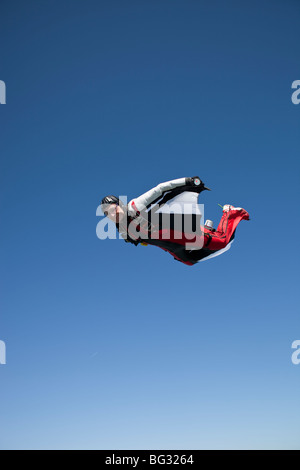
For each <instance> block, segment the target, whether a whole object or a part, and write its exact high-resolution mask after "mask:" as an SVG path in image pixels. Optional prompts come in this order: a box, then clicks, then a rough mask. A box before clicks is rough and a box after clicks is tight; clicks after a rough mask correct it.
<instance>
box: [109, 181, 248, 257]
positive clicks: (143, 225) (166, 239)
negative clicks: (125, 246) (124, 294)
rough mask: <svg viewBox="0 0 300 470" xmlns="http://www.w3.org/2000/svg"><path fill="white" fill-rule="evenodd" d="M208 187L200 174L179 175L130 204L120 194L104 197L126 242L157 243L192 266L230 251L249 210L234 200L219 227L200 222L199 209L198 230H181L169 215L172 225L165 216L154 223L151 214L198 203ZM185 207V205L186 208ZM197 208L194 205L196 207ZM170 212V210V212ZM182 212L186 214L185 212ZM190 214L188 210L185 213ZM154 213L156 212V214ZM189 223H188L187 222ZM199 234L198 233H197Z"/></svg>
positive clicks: (225, 208) (228, 206) (227, 205)
mask: <svg viewBox="0 0 300 470" xmlns="http://www.w3.org/2000/svg"><path fill="white" fill-rule="evenodd" d="M204 190H208V188H206V187H205V185H204V183H203V182H202V181H201V179H200V178H199V177H197V176H195V177H192V178H179V179H175V180H171V181H167V182H165V183H160V184H159V185H157V186H155V187H154V188H153V189H150V190H149V191H147V192H146V193H144V194H142V195H141V196H139V197H137V198H135V199H132V200H131V201H130V202H129V203H128V204H126V205H125V204H123V203H122V201H121V200H120V199H119V198H117V197H116V196H106V197H104V198H103V199H102V201H101V207H102V210H103V212H104V215H106V216H107V217H108V218H109V219H110V220H112V221H113V222H114V223H115V224H116V227H117V229H118V231H119V233H120V234H121V236H122V238H124V240H125V241H126V242H129V243H133V244H134V245H138V244H139V243H141V244H143V245H155V246H158V247H159V248H161V249H163V250H164V251H167V252H169V253H170V254H171V255H172V256H173V257H174V259H175V260H178V261H180V262H182V263H184V264H186V265H188V266H192V265H194V264H195V263H197V262H199V261H202V260H203V259H205V258H206V259H207V258H208V257H214V256H218V255H219V254H221V253H223V252H224V251H227V250H228V249H229V248H230V246H231V242H232V241H233V239H234V236H235V230H236V227H237V225H238V224H239V222H240V221H241V220H249V214H248V212H247V211H245V210H244V209H242V208H241V207H234V206H232V205H230V204H226V205H225V206H223V215H222V217H221V220H220V223H219V225H218V227H217V229H216V230H215V229H214V228H213V227H212V222H211V221H207V222H206V223H205V225H204V226H203V225H201V224H200V223H199V220H200V219H201V214H200V219H199V212H198V218H197V210H196V213H194V214H193V216H192V217H194V219H193V220H194V221H195V220H198V222H197V224H198V227H199V229H200V234H201V236H198V235H199V230H198V232H197V230H196V234H195V233H194V231H193V232H191V230H190V229H189V231H188V232H187V231H186V230H185V229H182V231H181V233H178V230H176V221H175V222H174V220H175V219H174V214H171V216H173V218H172V217H171V218H169V219H168V221H169V222H168V223H169V226H168V227H167V228H166V226H164V225H162V223H161V220H160V221H159V222H158V221H157V219H156V222H155V223H153V221H152V219H151V215H150V214H153V212H155V213H156V214H157V213H158V212H163V211H164V210H165V208H166V207H174V206H172V204H173V205H174V203H177V205H178V204H181V206H182V207H184V208H185V207H186V204H185V203H188V202H189V203H190V205H191V207H192V206H193V207H195V203H196V201H197V199H198V196H199V194H200V193H201V192H202V191H204ZM184 210H185V209H184ZM193 210H194V209H193ZM169 215H170V214H169ZM181 215H182V214H181ZM183 215H184V216H185V217H186V214H184V213H183ZM152 217H153V215H152ZM184 227H185V226H184ZM197 234H198V235H197ZM191 235H194V242H193V243H194V244H193V245H192V246H191V243H190V239H191V238H190V236H191Z"/></svg>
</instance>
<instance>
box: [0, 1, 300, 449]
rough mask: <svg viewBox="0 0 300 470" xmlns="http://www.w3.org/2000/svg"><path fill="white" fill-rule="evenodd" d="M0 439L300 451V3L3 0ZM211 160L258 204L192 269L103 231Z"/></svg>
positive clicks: (237, 192) (211, 179) (30, 444)
mask: <svg viewBox="0 0 300 470" xmlns="http://www.w3.org/2000/svg"><path fill="white" fill-rule="evenodd" d="M0 15H1V32H0V38H1V44H2V48H1V62H0V79H1V80H3V81H5V83H6V87H7V104H6V105H3V106H2V105H1V106H0V130H1V174H0V178H1V185H0V188H1V189H0V191H1V193H0V196H1V197H0V213H1V228H0V239H1V247H0V251H1V268H0V269H1V270H0V276H1V301H0V309H1V313H0V340H2V341H5V344H6V349H7V364H6V365H0V384H1V386H0V410H1V411H0V423H1V425H0V448H2V449H48V448H49V449H51V448H52V449H66V448H67V449H264V448H268V449H300V433H299V418H300V410H299V393H298V390H299V386H300V365H298V366H297V365H294V364H293V363H292V361H291V354H292V349H291V344H292V342H293V341H294V340H297V339H300V320H299V293H298V292H299V255H298V234H299V230H300V226H299V217H298V214H299V169H300V164H299V150H300V105H298V106H297V105H294V104H293V103H292V101H291V95H292V89H291V85H292V82H293V81H294V80H299V79H300V68H299V51H298V47H297V46H298V44H299V40H300V32H299V17H300V4H299V2H297V1H291V0H290V1H283V0H275V1H271V0H269V1H268V0H264V1H257V0H254V1H253V0H252V1H251V2H250V1H244V2H238V1H228V2H222V1H221V0H216V1H213V2H204V1H202V0H199V1H191V0H189V1H182V0H181V1H177V0H175V1H172V2H171V1H165V0H160V1H151V2H150V1H142V2H141V1H137V0H135V1H134V0H132V1H120V0H119V1H117V0H113V1H101V2H98V1H95V0H87V1H84V2H83V1H81V0H79V1H77V2H73V1H68V0H62V1H60V2H58V1H57V0H56V1H49V0H45V1H43V2H37V1H27V2H21V1H16V0H15V1H5V0H3V1H2V2H1V6H0ZM194 175H199V176H200V177H201V178H202V180H203V181H204V182H205V183H206V184H207V185H208V186H209V187H210V188H212V191H211V192H205V193H203V195H202V196H201V198H200V202H201V203H203V204H204V205H205V216H206V217H207V218H210V219H212V220H214V222H215V225H216V224H217V223H218V221H219V218H220V216H221V209H220V207H219V206H218V203H219V204H226V203H231V204H234V205H237V206H242V207H245V209H247V210H248V211H249V213H250V216H251V221H250V222H244V221H243V222H241V224H240V225H239V227H238V229H237V235H236V240H235V242H234V244H233V247H232V249H231V250H230V251H229V252H228V253H225V254H224V255H222V256H220V257H217V258H215V259H213V260H210V261H207V262H203V263H199V264H198V265H196V266H193V267H187V266H185V265H183V264H181V263H178V262H175V261H174V260H173V259H172V257H171V256H170V255H168V254H166V253H164V252H163V251H162V250H159V249H157V248H154V247H141V246H138V247H134V246H133V245H129V246H128V245H125V243H124V242H123V241H121V240H105V241H101V240H99V239H98V238H97V237H96V225H97V223H98V222H99V217H96V209H97V206H98V205H99V203H100V201H101V199H102V197H103V196H104V195H106V194H116V195H127V196H128V199H131V198H133V197H136V196H138V195H140V194H142V193H143V192H145V191H146V190H148V189H150V188H152V187H153V186H155V185H157V184H158V183H160V182H163V181H167V180H170V179H174V178H179V177H183V176H194Z"/></svg>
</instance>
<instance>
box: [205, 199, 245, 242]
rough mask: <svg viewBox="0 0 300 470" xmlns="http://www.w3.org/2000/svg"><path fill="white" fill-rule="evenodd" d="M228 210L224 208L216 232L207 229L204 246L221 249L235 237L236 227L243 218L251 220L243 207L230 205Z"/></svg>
mask: <svg viewBox="0 0 300 470" xmlns="http://www.w3.org/2000/svg"><path fill="white" fill-rule="evenodd" d="M230 207H231V208H229V209H228V210H223V215H222V218H221V220H220V223H219V225H218V228H217V230H216V231H215V232H210V231H206V230H205V235H206V237H205V244H204V247H207V248H209V249H210V250H221V249H223V248H225V246H226V245H227V244H228V243H229V242H230V241H231V240H232V239H233V237H234V233H235V229H236V227H237V226H238V224H239V223H240V221H241V220H249V214H248V212H247V211H245V210H244V209H241V208H234V207H232V206H230Z"/></svg>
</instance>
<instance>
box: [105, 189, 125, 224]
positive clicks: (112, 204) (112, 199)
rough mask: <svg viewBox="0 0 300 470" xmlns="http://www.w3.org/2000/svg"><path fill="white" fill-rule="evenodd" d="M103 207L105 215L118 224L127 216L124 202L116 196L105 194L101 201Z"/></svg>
mask: <svg viewBox="0 0 300 470" xmlns="http://www.w3.org/2000/svg"><path fill="white" fill-rule="evenodd" d="M101 207H102V210H103V212H104V215H106V217H108V218H109V219H110V220H112V221H113V222H114V223H116V224H119V223H120V222H121V220H122V219H124V217H125V210H124V207H123V204H122V202H121V201H120V200H119V198H117V197H116V196H105V197H104V198H103V199H102V201H101Z"/></svg>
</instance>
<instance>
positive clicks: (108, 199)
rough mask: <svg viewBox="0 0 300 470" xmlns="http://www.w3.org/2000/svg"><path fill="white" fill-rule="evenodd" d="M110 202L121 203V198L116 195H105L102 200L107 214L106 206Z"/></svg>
mask: <svg viewBox="0 0 300 470" xmlns="http://www.w3.org/2000/svg"><path fill="white" fill-rule="evenodd" d="M110 204H118V205H119V204H120V199H119V198H117V197H116V196H105V197H104V198H103V199H102V201H101V207H102V210H103V212H104V214H105V215H107V213H106V210H105V208H106V206H109V205H110Z"/></svg>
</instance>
